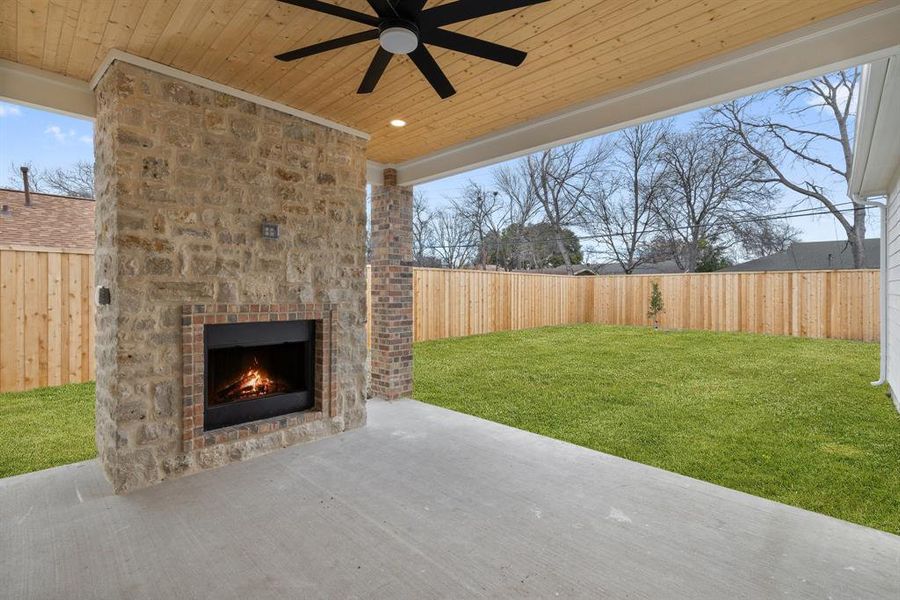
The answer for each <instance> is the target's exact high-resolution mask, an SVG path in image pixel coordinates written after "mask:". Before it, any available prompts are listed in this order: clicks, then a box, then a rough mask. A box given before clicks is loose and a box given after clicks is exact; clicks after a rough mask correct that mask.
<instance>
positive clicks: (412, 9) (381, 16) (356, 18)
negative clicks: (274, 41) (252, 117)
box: [275, 0, 549, 98]
mask: <svg viewBox="0 0 900 600" xmlns="http://www.w3.org/2000/svg"><path fill="white" fill-rule="evenodd" d="M548 1H549V0H496V1H494V2H487V1H486V0H456V2H450V3H448V4H441V5H439V6H435V7H432V8H428V9H426V8H425V2H426V0H368V2H369V6H371V7H372V10H373V11H374V12H375V15H370V14H367V13H363V12H358V11H355V10H352V9H349V8H344V7H343V6H337V5H334V4H329V3H327V2H321V1H320V0H279V2H284V3H285V4H291V5H293V6H299V7H301V8H306V9H309V10H314V11H317V12H320V13H325V14H328V15H332V16H335V17H340V18H342V19H346V20H348V21H353V22H356V23H361V24H363V25H369V26H370V27H373V29H369V30H366V31H361V32H359V33H354V34H350V35H345V36H343V37H340V38H336V39H333V40H328V41H325V42H320V43H318V44H313V45H312V46H306V47H304V48H297V49H296V50H291V51H290V52H285V53H283V54H279V55H278V56H276V57H275V58H276V59H278V60H281V61H292V60H299V59H301V58H306V57H307V56H314V55H316V54H321V53H323V52H328V51H329V50H337V49H338V48H345V47H347V46H352V45H354V44H359V43H362V42H367V41H372V40H378V46H379V47H378V50H376V52H375V56H374V57H372V62H371V64H370V65H369V68H368V70H367V71H366V74H365V76H363V80H362V83H361V84H360V86H359V89H358V90H357V93H358V94H369V93H371V92H373V91H375V87H376V86H377V85H378V82H379V80H380V79H381V76H382V75H383V74H384V71H385V70H386V69H387V67H388V64H389V63H390V62H391V59H392V58H393V57H394V56H395V55H398V54H403V55H406V56H409V58H410V60H412V61H413V63H414V64H415V65H416V67H417V68H418V69H419V71H420V72H421V73H422V75H423V76H424V77H425V79H426V80H427V81H428V83H430V84H431V87H433V88H434V90H435V91H436V92H437V93H438V95H439V96H440V97H441V98H449V97H450V96H452V95H453V94H455V93H456V90H455V89H454V88H453V85H452V84H451V83H450V81H449V80H448V79H447V77H446V75H444V72H443V71H442V70H441V67H440V66H439V65H438V64H437V61H435V60H434V57H433V56H432V55H431V52H429V51H428V48H427V47H426V46H428V45H432V46H438V47H440V48H445V49H447V50H453V51H455V52H462V53H463V54H468V55H471V56H476V57H478V58H484V59H487V60H492V61H495V62H499V63H503V64H506V65H510V66H513V67H518V66H519V65H520V64H522V62H523V61H524V60H525V57H526V56H527V54H526V53H525V52H522V51H521V50H516V49H515V48H509V47H507V46H502V45H500V44H495V43H493V42H488V41H485V40H482V39H479V38H476V37H472V36H469V35H465V34H462V33H457V32H455V31H449V30H446V29H441V28H442V27H443V26H445V25H453V24H455V23H461V22H463V21H468V20H470V19H476V18H478V17H484V16H488V15H493V14H497V13H502V12H506V11H510V10H516V9H518V8H524V7H526V6H531V5H533V4H541V3H543V2H548Z"/></svg>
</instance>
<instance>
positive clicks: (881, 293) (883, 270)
mask: <svg viewBox="0 0 900 600" xmlns="http://www.w3.org/2000/svg"><path fill="white" fill-rule="evenodd" d="M853 201H854V202H856V203H857V204H862V205H864V206H874V207H877V208H878V209H879V211H878V212H879V216H880V217H881V240H880V241H879V244H878V246H879V250H880V251H881V260H880V263H879V265H878V266H879V289H878V312H879V314H880V318H881V333H880V339H879V341H878V346H879V349H880V350H881V353H880V361H879V362H880V366H879V371H878V381H873V382H872V386H873V387H878V386H881V385H884V384H885V383H887V339H888V338H887V331H888V329H887V326H888V323H887V315H888V311H887V300H888V294H887V268H888V267H887V257H888V256H887V210H885V209H886V208H887V201H886V199H885V201H883V202H876V201H874V200H871V199H869V198H860V197H859V196H858V195H857V194H853Z"/></svg>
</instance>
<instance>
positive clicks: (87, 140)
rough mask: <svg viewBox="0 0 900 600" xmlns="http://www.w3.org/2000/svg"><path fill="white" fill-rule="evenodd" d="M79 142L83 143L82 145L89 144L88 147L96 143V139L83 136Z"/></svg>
mask: <svg viewBox="0 0 900 600" xmlns="http://www.w3.org/2000/svg"><path fill="white" fill-rule="evenodd" d="M78 141H79V142H81V143H82V144H87V145H88V146H90V145H91V144H93V143H94V138H92V137H91V136H89V135H83V136H81V137H80V138H78Z"/></svg>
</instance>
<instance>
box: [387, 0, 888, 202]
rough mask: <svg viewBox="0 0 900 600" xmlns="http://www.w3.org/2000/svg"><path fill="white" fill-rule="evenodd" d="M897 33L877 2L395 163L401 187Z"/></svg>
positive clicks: (774, 76) (675, 110)
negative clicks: (632, 85)
mask: <svg viewBox="0 0 900 600" xmlns="http://www.w3.org/2000/svg"><path fill="white" fill-rule="evenodd" d="M898 31H900V0H882V1H881V2H877V3H875V4H873V5H870V6H868V7H866V8H863V9H860V10H856V11H851V12H849V13H847V14H844V15H841V16H840V17H836V18H834V19H828V20H825V21H822V22H821V23H818V24H815V25H812V26H809V27H805V28H802V29H799V30H797V31H794V32H792V33H790V34H788V35H784V36H780V37H777V38H774V39H772V40H769V41H767V42H765V43H763V44H757V45H754V46H751V47H749V48H745V49H743V50H740V51H738V52H734V53H731V54H729V55H727V56H725V57H720V58H718V59H715V60H712V61H707V62H705V63H701V64H700V65H696V66H693V67H691V68H689V69H684V70H681V71H678V72H675V73H672V74H669V75H667V76H664V77H661V78H658V79H655V80H652V81H650V82H647V83H645V84H642V85H641V86H638V87H635V88H632V89H630V90H627V91H625V92H621V93H617V94H614V95H611V96H607V97H604V98H601V99H599V100H596V101H593V102H591V103H587V104H583V105H581V106H576V107H573V108H569V109H566V110H564V111H561V112H559V113H556V114H554V115H551V116H549V117H543V118H540V119H537V120H534V121H532V122H529V123H525V124H522V125H518V126H515V127H512V128H510V129H507V130H505V131H502V132H500V133H495V134H491V135H488V136H484V137H481V138H478V139H475V140H471V141H469V142H466V143H463V144H460V145H458V146H456V147H453V148H449V149H445V150H441V151H438V152H435V153H433V154H430V155H428V156H424V157H420V158H415V159H412V160H409V161H406V162H404V163H400V164H398V165H393V166H394V168H396V169H397V174H398V181H399V183H400V184H401V185H416V184H421V183H426V182H428V181H433V180H435V179H440V178H442V177H447V176H450V175H454V174H457V173H461V172H464V171H468V170H472V169H476V168H479V167H485V166H489V165H492V164H496V163H499V162H502V161H505V160H510V159H513V158H517V157H520V156H524V155H526V154H530V153H532V152H537V151H540V150H544V149H546V148H550V147H553V146H557V145H560V144H565V143H570V142H574V141H578V140H583V139H586V138H589V137H593V136H597V135H601V134H604V133H608V132H611V131H615V130H618V129H623V128H625V127H629V126H632V125H636V124H638V123H641V122H645V121H652V120H656V119H661V118H665V117H670V116H673V115H676V114H679V113H683V112H687V111H690V110H695V109H698V108H703V107H705V106H709V105H711V104H715V103H718V102H724V101H727V100H731V99H734V98H739V97H741V96H745V95H748V94H752V93H756V92H760V91H763V90H767V89H771V88H773V87H777V86H779V85H783V84H785V83H790V82H792V81H798V80H802V79H808V78H810V77H813V76H815V75H819V74H822V73H825V72H828V71H831V70H837V69H841V68H847V67H850V66H854V65H858V64H862V63H866V62H870V61H873V60H877V59H882V58H885V57H887V56H890V55H892V54H895V53H897V52H898V51H900V45H898V44H900V36H898V33H897V32H898ZM389 166H391V165H389Z"/></svg>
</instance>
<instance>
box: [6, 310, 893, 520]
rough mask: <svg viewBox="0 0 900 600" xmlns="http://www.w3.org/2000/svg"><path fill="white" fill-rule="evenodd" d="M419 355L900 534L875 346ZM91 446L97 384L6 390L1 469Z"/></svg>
mask: <svg viewBox="0 0 900 600" xmlns="http://www.w3.org/2000/svg"><path fill="white" fill-rule="evenodd" d="M415 355H416V362H415V396H416V398H418V399H419V400H422V401H425V402H430V403H432V404H436V405H439V406H444V407H446V408H450V409H453V410H457V411H461V412H465V413H469V414H472V415H476V416H479V417H483V418H486V419H490V420H492V421H497V422H499V423H504V424H506V425H511V426H513V427H518V428H520V429H526V430H528V431H533V432H535V433H540V434H543V435H548V436H550V437H554V438H558V439H561V440H566V441H568V442H572V443H575V444H579V445H581V446H586V447H588V448H593V449H595V450H600V451H603V452H608V453H610V454H615V455H618V456H623V457H625V458H629V459H632V460H636V461H639V462H642V463H646V464H650V465H654V466H657V467H661V468H663V469H667V470H670V471H675V472H678V473H683V474H685V475H689V476H691V477H696V478H698V479H704V480H706V481H711V482H713V483H717V484H720V485H724V486H727V487H730V488H734V489H738V490H742V491H745V492H748V493H750V494H755V495H757V496H763V497H765V498H771V499H773V500H777V501H779V502H785V503H787V504H792V505H794V506H800V507H802V508H806V509H809V510H813V511H816V512H820V513H825V514H828V515H832V516H834V517H838V518H840V519H846V520H848V521H853V522H856V523H860V524H863V525H868V526H870V527H876V528H878V529H883V530H885V531H890V532H892V533H896V534H900V415H898V414H897V413H896V411H895V410H894V408H893V406H892V405H891V402H890V400H888V399H887V398H886V397H885V395H884V391H883V390H880V389H873V388H872V387H871V386H870V385H869V381H870V380H872V379H873V378H875V375H876V374H877V372H878V346H877V345H876V344H863V343H857V342H842V341H836V340H805V339H797V338H784V337H767V336H757V335H745V334H723V333H709V332H653V331H651V330H649V329H639V328H624V327H602V326H594V325H583V326H573V327H553V328H545V329H533V330H529V331H518V332H507V333H497V334H492V335H486V336H476V337H469V338H460V339H453V340H440V341H435V342H426V343H421V344H417V345H416V348H415ZM95 455H96V451H95V449H94V385H93V384H92V383H86V384H80V385H67V386H62V387H56V388H44V389H40V390H33V391H31V392H20V393H6V394H0V477H6V476H10V475H16V474H19V473H27V472H29V471H37V470H39V469H46V468H48V467H53V466H57V465H62V464H67V463H72V462H77V461H81V460H86V459H89V458H92V457H94V456H95Z"/></svg>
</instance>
